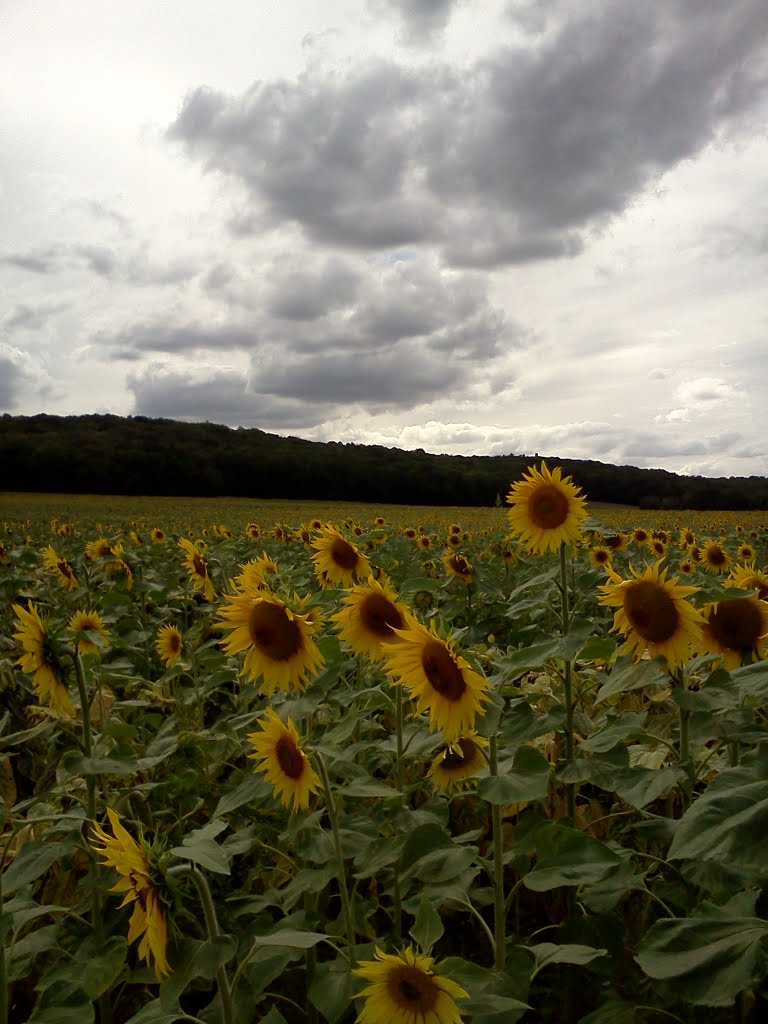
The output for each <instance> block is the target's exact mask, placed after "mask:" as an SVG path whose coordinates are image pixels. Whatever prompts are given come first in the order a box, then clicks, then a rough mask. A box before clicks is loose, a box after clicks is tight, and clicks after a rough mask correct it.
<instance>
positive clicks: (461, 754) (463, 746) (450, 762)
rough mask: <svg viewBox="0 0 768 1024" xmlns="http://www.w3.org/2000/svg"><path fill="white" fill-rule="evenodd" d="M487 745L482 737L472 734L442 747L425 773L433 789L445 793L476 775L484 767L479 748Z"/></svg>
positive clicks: (484, 761)
mask: <svg viewBox="0 0 768 1024" xmlns="http://www.w3.org/2000/svg"><path fill="white" fill-rule="evenodd" d="M487 745H488V744H487V742H486V741H485V740H484V739H483V738H482V736H478V734H477V733H476V732H473V733H471V734H470V735H469V736H462V737H461V738H460V739H458V740H456V741H455V742H454V743H452V744H450V746H446V747H444V748H443V749H442V750H441V751H440V753H439V754H438V755H437V757H436V758H435V759H434V760H433V762H432V764H431V765H430V768H429V772H428V773H427V774H428V775H429V777H430V779H431V780H432V785H433V786H434V787H435V789H437V790H438V791H439V792H441V793H447V792H449V791H450V790H451V789H453V788H454V787H455V786H456V785H458V784H459V783H462V782H464V781H466V780H467V779H471V778H472V777H473V776H474V775H477V773H478V772H479V771H480V770H481V769H482V768H484V767H485V765H486V760H485V756H484V755H483V751H482V749H481V748H482V747H485V746H487Z"/></svg>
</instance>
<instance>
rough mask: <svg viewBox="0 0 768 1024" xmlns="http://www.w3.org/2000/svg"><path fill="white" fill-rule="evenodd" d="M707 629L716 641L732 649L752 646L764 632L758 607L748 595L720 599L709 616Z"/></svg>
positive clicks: (737, 649) (743, 648)
mask: <svg viewBox="0 0 768 1024" xmlns="http://www.w3.org/2000/svg"><path fill="white" fill-rule="evenodd" d="M709 631H710V633H711V634H712V636H713V637H714V638H715V640H717V642H718V643H720V644H722V645H723V647H727V648H729V650H732V651H743V650H745V649H747V648H750V647H754V645H755V644H756V643H757V641H758V639H759V638H760V636H761V635H762V634H763V633H764V632H765V627H764V626H763V617H762V615H761V614H760V608H759V606H758V605H757V604H755V602H754V601H753V600H752V599H751V598H749V597H738V598H736V599H735V600H733V601H722V602H721V603H720V604H718V605H717V607H716V608H715V609H714V610H713V611H712V612H711V614H710V616H709Z"/></svg>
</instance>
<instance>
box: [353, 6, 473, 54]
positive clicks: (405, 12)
mask: <svg viewBox="0 0 768 1024" xmlns="http://www.w3.org/2000/svg"><path fill="white" fill-rule="evenodd" d="M458 2H461V0H458ZM458 2H457V0H369V7H370V8H371V10H372V11H373V12H374V13H375V14H381V15H382V16H385V17H386V16H389V17H391V16H392V14H395V15H396V16H397V17H398V18H399V19H400V22H401V29H400V33H399V37H398V38H399V39H400V41H401V42H403V43H405V44H406V45H409V46H419V45H421V44H423V43H428V42H431V41H433V40H435V39H436V38H437V37H438V36H440V35H441V34H442V33H443V31H444V30H445V28H446V26H447V25H448V22H449V21H450V18H451V14H452V13H453V9H454V7H456V6H458Z"/></svg>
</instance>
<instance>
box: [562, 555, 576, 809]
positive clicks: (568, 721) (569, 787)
mask: <svg viewBox="0 0 768 1024" xmlns="http://www.w3.org/2000/svg"><path fill="white" fill-rule="evenodd" d="M560 598H561V601H560V628H561V633H562V636H563V638H565V637H566V636H567V635H568V631H569V629H570V627H571V613H570V608H569V605H568V566H567V564H566V560H565V541H561V543H560ZM563 699H564V701H565V759H566V761H567V763H568V764H570V763H571V761H573V755H574V742H573V710H574V705H573V662H572V661H571V660H570V659H568V660H566V662H565V666H564V672H563ZM565 794H566V805H567V809H568V817H569V818H570V819H571V821H572V822H574V823H575V821H576V785H575V783H567V784H566V787H565Z"/></svg>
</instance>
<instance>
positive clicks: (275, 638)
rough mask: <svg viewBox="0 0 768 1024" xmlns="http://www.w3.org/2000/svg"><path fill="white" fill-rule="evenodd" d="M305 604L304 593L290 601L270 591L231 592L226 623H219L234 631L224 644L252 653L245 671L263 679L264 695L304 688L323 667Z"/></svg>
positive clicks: (228, 648)
mask: <svg viewBox="0 0 768 1024" xmlns="http://www.w3.org/2000/svg"><path fill="white" fill-rule="evenodd" d="M305 604H306V601H305V600H302V599H300V598H298V597H294V599H293V601H292V602H291V604H289V603H288V601H287V600H283V598H281V597H278V596H277V595H276V594H272V593H270V592H269V591H268V590H262V591H259V592H248V591H245V592H241V593H238V594H234V595H232V596H230V598H229V604H226V605H225V606H224V607H223V608H222V609H221V612H220V614H221V619H222V621H220V622H216V623H214V628H215V629H230V630H232V632H231V633H230V634H229V636H228V637H227V638H226V640H223V641H222V646H223V647H224V650H225V651H226V652H227V654H240V652H241V651H245V652H246V654H245V659H244V661H243V669H242V671H243V674H244V675H246V676H247V677H248V678H249V679H253V680H256V679H258V678H259V677H261V679H262V683H261V686H260V687H259V689H260V690H261V692H262V693H266V694H268V695H271V694H273V693H274V692H275V690H303V689H304V687H305V686H306V684H307V681H308V679H309V678H310V677H311V676H313V675H315V674H316V673H317V672H318V671H319V669H320V668H322V666H323V656H322V654H321V653H320V650H319V648H318V646H317V644H316V643H315V641H314V633H315V630H316V628H317V623H316V621H315V618H314V616H313V615H311V614H310V613H309V612H307V611H306V610H305Z"/></svg>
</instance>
